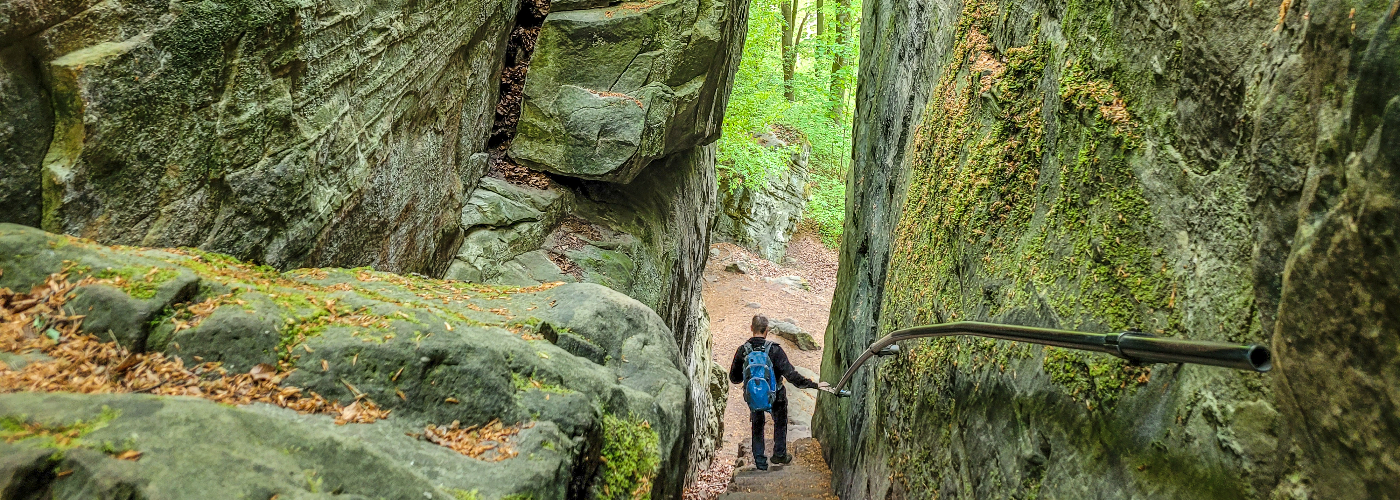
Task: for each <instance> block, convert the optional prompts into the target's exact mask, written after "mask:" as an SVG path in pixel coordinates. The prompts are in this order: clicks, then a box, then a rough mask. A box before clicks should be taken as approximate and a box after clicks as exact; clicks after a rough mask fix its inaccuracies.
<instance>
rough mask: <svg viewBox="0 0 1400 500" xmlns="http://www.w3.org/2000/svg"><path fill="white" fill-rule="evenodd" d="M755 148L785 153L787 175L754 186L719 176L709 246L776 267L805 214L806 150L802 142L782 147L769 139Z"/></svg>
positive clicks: (785, 143)
mask: <svg viewBox="0 0 1400 500" xmlns="http://www.w3.org/2000/svg"><path fill="white" fill-rule="evenodd" d="M758 139H759V144H760V145H762V146H764V147H768V148H775V149H780V150H788V151H790V152H791V158H790V160H789V162H788V169H787V170H784V171H782V172H780V173H778V174H777V175H776V176H772V177H769V178H767V179H762V180H758V181H757V182H753V181H749V182H745V179H744V178H742V177H739V176H737V175H732V174H730V175H721V176H720V179H719V192H720V201H719V208H718V210H716V211H715V227H714V240H715V241H728V242H731V243H734V244H736V245H739V246H742V247H744V248H748V249H750V250H753V251H755V252H758V254H759V255H762V256H763V258H765V259H768V260H771V261H773V262H782V260H783V257H784V256H785V255H787V246H788V242H789V241H791V240H792V234H793V233H794V232H796V231H797V225H798V224H800V223H801V222H802V213H803V212H804V211H805V210H806V209H807V181H808V180H809V175H808V172H807V163H808V161H809V160H810V158H811V155H812V150H811V147H810V146H808V145H807V143H806V142H805V141H802V140H794V141H791V142H789V141H785V140H783V139H781V138H779V137H777V136H775V135H774V134H762V135H760V136H759V138H758Z"/></svg>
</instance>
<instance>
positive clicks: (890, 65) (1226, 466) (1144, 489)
mask: <svg viewBox="0 0 1400 500" xmlns="http://www.w3.org/2000/svg"><path fill="white" fill-rule="evenodd" d="M865 9H866V10H865V13H864V18H863V24H862V26H863V30H862V31H863V33H865V34H866V36H867V38H865V39H864V40H863V41H862V67H861V84H860V89H859V93H858V98H857V103H858V109H857V117H856V132H855V152H854V157H855V167H854V168H855V170H854V172H853V173H852V176H851V178H852V179H853V180H852V185H851V186H850V188H849V192H850V196H851V199H850V200H849V201H848V206H849V207H850V209H849V210H850V211H849V212H848V214H849V217H848V221H847V226H846V228H845V233H844V234H845V237H844V239H843V246H842V254H841V265H842V267H841V272H840V273H841V274H840V277H839V280H838V285H837V293H836V300H835V303H834V304H833V310H832V321H831V326H830V327H829V329H828V331H827V341H826V343H825V345H826V346H827V349H826V351H825V359H824V362H823V372H824V373H827V374H828V376H834V374H839V373H841V371H842V370H844V368H845V367H846V366H847V365H848V364H849V363H850V362H851V361H852V359H853V358H854V356H855V355H858V354H859V352H860V351H861V350H863V348H864V347H865V346H866V345H868V343H869V342H870V341H872V340H874V339H875V338H876V337H878V336H880V335H882V334H883V333H885V332H887V331H889V330H892V329H895V328H899V327H904V326H912V325H917V324H927V323H938V322H945V321H956V320H984V321H996V322H1006V323H1015V324H1027V325H1043V326H1054V327H1064V328H1077V329H1083V330H1089V331H1101V332H1106V331H1114V330H1119V329H1123V328H1129V327H1141V328H1143V329H1144V330H1146V331H1149V332H1153V333H1158V334H1161V335H1168V336H1179V337H1186V338H1196V339H1212V340H1222V341H1232V342H1260V343H1266V344H1271V345H1272V346H1273V348H1274V353H1275V356H1276V359H1275V364H1274V367H1275V368H1274V370H1273V371H1272V372H1270V373H1267V374H1252V373H1242V372H1234V371H1228V370H1222V369H1217V368H1209V367H1201V366H1175V365H1151V366H1145V367H1139V366H1131V365H1126V364H1125V363H1123V362H1121V361H1119V360H1117V359H1115V358H1111V357H1106V356H1099V355H1093V354H1085V353H1077V352H1072V351H1066V350H1061V349H1054V348H1042V347H1039V346H1027V345H1017V344H1010V343H1002V342H996V341H989V340H976V339H962V340H939V341H928V342H917V343H913V344H911V345H908V346H906V349H905V352H904V354H901V355H900V356H897V357H895V358H893V359H890V360H886V361H880V362H877V363H876V364H875V366H873V367H871V368H867V369H866V370H865V371H863V372H862V373H860V374H859V375H858V376H857V377H856V379H855V384H854V386H853V388H852V389H853V390H854V391H855V394H856V396H855V397H853V398H851V399H846V400H838V399H833V398H829V397H827V396H823V397H822V399H821V401H820V402H819V404H818V406H819V408H818V413H817V415H816V426H817V431H818V434H819V436H822V437H823V443H824V445H825V446H826V447H827V448H826V452H827V454H828V459H829V461H830V462H831V463H832V464H833V472H834V473H835V475H836V478H835V484H836V485H837V486H838V492H839V493H841V494H842V495H843V497H845V498H904V497H913V498H933V497H937V498H952V497H968V498H986V497H1042V498H1082V497H1105V498H1122V497H1135V498H1182V497H1190V498H1263V497H1272V498H1347V497H1368V498H1387V497H1393V496H1396V495H1397V494H1400V491H1397V490H1396V486H1395V482H1394V481H1392V480H1391V478H1392V477H1394V475H1395V474H1396V473H1397V472H1400V471H1397V470H1396V468H1395V467H1396V466H1395V465H1394V464H1396V463H1398V462H1397V459H1396V457H1395V452H1394V450H1395V449H1396V444H1397V443H1400V438H1397V436H1400V418H1397V417H1396V414H1395V412H1394V411H1392V410H1393V408H1394V407H1395V405H1396V402H1397V401H1400V398H1397V393H1396V392H1395V389H1394V380H1392V378H1393V377H1392V376H1391V375H1390V374H1392V373H1394V372H1395V371H1396V369H1397V366H1400V358H1397V357H1396V356H1395V353H1396V352H1397V351H1396V349H1395V346H1396V343H1397V339H1400V335H1397V334H1398V333H1400V331H1398V330H1397V329H1396V326H1395V325H1396V322H1395V320H1394V312H1395V311H1396V310H1400V291H1397V290H1400V288H1397V286H1396V285H1397V283H1400V274H1397V272H1396V268H1395V264H1394V262H1395V261H1396V256H1397V255H1396V248H1397V247H1400V236H1397V234H1396V232H1395V229H1394V228H1396V227H1400V226H1397V216H1398V215H1400V212H1397V211H1396V208H1395V207H1396V205H1395V202H1394V200H1395V197H1396V195H1397V193H1400V185H1397V184H1396V183H1395V179H1396V175H1397V173H1400V160H1397V158H1396V157H1395V155H1394V154H1393V152H1394V151H1400V149H1397V148H1396V143H1395V142H1394V141H1395V140H1396V139H1395V137H1396V136H1395V134H1394V132H1395V129H1396V127H1395V125H1394V124H1395V123H1397V117H1400V114H1397V110H1400V67H1397V62H1396V61H1400V26H1397V25H1396V20H1395V17H1396V8H1395V3H1394V2H1379V1H1371V2H1364V1H1359V2H1284V3H1283V4H1282V5H1278V4H1259V3H1257V2H1253V3H1251V2H1196V3H1193V4H1187V3H1173V2H1138V3H1131V2H1130V3H1120V2H1097V1H1071V2H1065V3H1057V2H1039V1H1021V0H1017V1H1005V2H993V1H963V2H960V1H942V0H935V1H928V2H912V3H910V2H885V3H880V2H874V3H870V4H867V5H866V6H865Z"/></svg>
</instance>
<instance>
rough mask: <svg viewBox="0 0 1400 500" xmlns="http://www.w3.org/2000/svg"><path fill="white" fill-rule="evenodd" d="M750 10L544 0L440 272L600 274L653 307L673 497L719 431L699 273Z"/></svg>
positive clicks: (689, 3)
mask: <svg viewBox="0 0 1400 500" xmlns="http://www.w3.org/2000/svg"><path fill="white" fill-rule="evenodd" d="M747 19H748V2H746V1H743V0H723V1H718V0H717V1H698V0H671V1H657V2H640V3H622V4H618V5H597V4H596V3H593V2H566V3H556V4H553V5H551V7H550V14H549V15H548V16H547V17H546V18H545V19H544V21H543V24H542V26H541V27H540V31H539V35H538V39H537V41H536V42H535V45H534V48H533V50H534V51H533V53H532V54H531V56H530V67H529V72H528V73H527V75H526V77H525V82H524V86H523V93H522V96H521V98H522V99H523V102H522V104H521V114H520V118H519V124H518V125H517V128H516V133H515V135H514V136H512V137H511V138H510V139H509V142H508V144H506V145H505V150H504V151H503V152H502V153H503V156H500V157H499V160H498V161H499V162H501V163H497V164H496V165H497V166H496V167H494V170H493V171H492V172H491V173H490V174H489V175H488V177H487V178H486V179H484V180H483V181H482V182H481V184H480V185H479V186H478V187H477V189H476V190H474V191H472V192H471V193H470V194H469V197H468V202H467V204H466V208H465V209H464V210H463V215H462V224H463V226H464V227H466V237H465V242H464V244H463V245H462V246H461V247H460V249H459V250H458V252H457V255H456V257H455V258H454V259H453V262H452V264H451V265H450V267H449V268H448V271H447V277H448V278H454V279H469V280H480V281H484V282H488V283H502V284H515V285H528V284H533V283H542V282H550V281H566V282H574V281H581V282H590V283H598V284H603V285H606V286H608V287H610V288H613V289H615V290H618V291H621V292H623V293H626V294H627V295H628V296H631V297H633V298H635V299H637V300H639V301H641V302H642V303H643V304H646V305H647V306H649V307H651V308H653V309H654V310H656V311H657V313H658V314H660V315H661V317H662V318H664V319H665V321H666V325H667V326H668V327H669V328H670V329H671V331H672V332H673V334H674V338H675V342H676V344H677V345H678V346H679V347H680V361H681V363H682V365H683V367H684V371H685V372H686V374H687V375H688V376H689V377H690V380H691V386H690V394H689V401H688V405H687V410H686V412H687V418H688V421H689V422H690V424H689V425H690V427H689V428H690V429H693V433H692V434H691V436H690V437H689V439H688V440H686V441H685V443H684V445H683V446H682V447H681V448H676V449H674V450H672V451H673V454H672V455H670V456H669V457H668V459H667V462H666V465H665V466H664V467H663V475H662V477H659V478H658V481H657V488H656V489H655V490H653V494H654V495H656V496H657V497H660V498H672V497H676V496H679V495H680V490H681V487H682V486H683V485H684V483H685V482H686V481H687V480H688V479H693V478H694V477H695V474H696V473H697V472H698V471H699V470H703V467H704V466H705V465H706V464H708V461H709V458H710V456H711V455H712V453H713V450H714V445H715V444H716V443H717V442H718V439H719V434H718V433H719V419H720V413H721V411H717V409H722V408H723V403H722V401H716V398H715V393H714V391H712V390H711V389H710V386H711V385H713V383H714V382H716V379H715V374H714V371H713V370H712V369H711V364H712V363H711V362H710V352H709V344H710V342H709V339H710V334H709V328H708V322H707V321H705V320H704V307H703V306H702V304H701V303H700V283H701V281H700V274H701V272H702V271H703V270H704V267H705V260H706V259H707V258H708V255H709V254H708V245H709V241H710V238H711V236H710V234H711V224H712V215H713V214H714V212H715V207H716V203H717V201H716V185H715V184H716V180H715V168H714V163H715V158H714V154H715V150H714V148H715V146H714V141H715V140H717V139H718V134H719V129H720V127H719V126H720V122H721V121H722V119H723V111H724V107H725V104H726V103H727V101H728V97H729V88H730V85H731V83H732V81H733V77H734V72H735V71H737V69H738V58H739V54H740V52H741V51H742V44H743V40H744V38H743V35H744V33H745V31H746V29H747ZM506 169H509V170H510V172H506ZM542 172H547V173H548V174H547V175H546V174H543V173H542ZM494 177H499V178H501V179H515V182H502V181H500V180H499V179H496V178H494ZM681 464H689V467H688V468H687V467H686V466H682V465H681Z"/></svg>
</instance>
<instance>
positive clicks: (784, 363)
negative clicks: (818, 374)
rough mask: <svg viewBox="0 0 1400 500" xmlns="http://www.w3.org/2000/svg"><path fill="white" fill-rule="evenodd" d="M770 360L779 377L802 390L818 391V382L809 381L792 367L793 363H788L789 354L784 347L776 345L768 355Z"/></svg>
mask: <svg viewBox="0 0 1400 500" xmlns="http://www.w3.org/2000/svg"><path fill="white" fill-rule="evenodd" d="M768 358H769V359H771V360H773V371H775V372H778V375H781V376H782V377H783V378H785V379H787V380H788V382H792V385H795V386H797V387H800V388H802V389H816V388H817V387H818V386H817V383H816V382H813V381H811V380H808V379H807V377H803V376H802V374H801V373H797V369H796V368H793V367H792V362H791V361H788V357H787V352H784V351H783V346H780V345H778V344H776V343H774V344H773V348H772V349H771V350H770V351H769V353H768Z"/></svg>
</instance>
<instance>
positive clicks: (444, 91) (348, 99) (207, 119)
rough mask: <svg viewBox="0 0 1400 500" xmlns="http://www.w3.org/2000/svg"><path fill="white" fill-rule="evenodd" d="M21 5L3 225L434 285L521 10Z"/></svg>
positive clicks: (7, 44) (453, 240) (9, 39)
mask: <svg viewBox="0 0 1400 500" xmlns="http://www.w3.org/2000/svg"><path fill="white" fill-rule="evenodd" d="M20 5H21V4H14V5H12V6H11V7H12V9H10V10H11V11H10V12H8V16H9V17H8V19H10V20H11V21H12V22H7V23H5V25H4V27H3V28H0V46H3V50H0V52H3V54H4V55H3V57H0V58H3V60H4V61H5V63H4V64H3V67H4V68H6V69H5V70H4V71H3V72H0V78H3V82H4V83H3V84H0V87H3V88H5V89H7V90H14V92H15V93H14V94H10V93H9V92H6V93H5V94H6V95H7V98H6V99H5V100H4V101H3V103H0V106H4V107H5V110H6V111H7V112H6V113H5V114H4V118H3V121H4V127H3V129H4V130H7V132H6V133H7V134H10V137H11V139H12V140H14V141H15V142H14V144H16V145H15V146H8V147H7V149H6V153H5V155H4V156H3V157H0V161H3V162H4V163H3V167H0V172H4V173H5V182H4V183H0V189H3V192H0V203H4V204H5V205H4V210H0V212H4V213H5V214H6V215H5V219H6V220H8V221H12V222H20V223H24V224H28V225H33V226H38V225H42V226H43V227H44V228H46V229H48V230H50V231H54V232H62V233H68V234H74V235H82V236H85V237H90V238H94V239H97V240H100V241H103V242H108V243H121V244H132V245H158V246H176V245H184V246H198V247H201V248H207V249H211V250H217V251H221V252H226V253H230V254H234V255H237V256H239V257H243V258H252V259H256V260H258V261H259V262H263V263H267V264H269V265H273V266H277V267H280V268H290V267H294V266H300V265H321V264H338V265H350V266H354V265H373V266H376V267H378V268H380V269H388V270H394V271H404V272H407V271H415V272H420V273H425V274H437V273H441V271H442V268H443V267H444V266H445V265H446V263H447V260H448V259H450V257H451V255H452V254H453V251H454V250H455V249H456V247H457V246H458V244H459V243H460V238H461V230H460V228H459V226H458V224H457V217H458V214H459V210H460V207H461V203H462V201H463V197H462V193H463V182H462V180H461V179H467V182H468V183H471V182H474V180H475V178H476V177H479V176H480V172H472V171H469V170H472V169H473V168H479V167H472V165H474V164H473V163H470V162H466V161H464V160H465V159H466V158H468V157H469V156H470V155H471V154H472V153H473V152H476V151H481V150H483V149H484V146H485V140H486V134H487V133H488V132H489V128H490V126H491V123H492V121H493V120H494V113H493V111H494V108H495V99H496V92H495V86H496V80H497V78H498V77H497V75H498V74H499V71H500V67H501V57H502V53H503V49H504V43H505V37H506V35H507V33H508V32H509V30H510V26H511V24H512V20H513V19H514V18H515V12H516V9H517V4H516V3H515V2H513V1H492V0H485V1H481V2H393V1H390V2H360V3H349V4H331V3H325V2H321V3H317V2H311V3H295V2H282V1H275V2H242V1H235V2H225V3H218V4H212V3H200V2H174V3H158V2H157V3H151V2H147V3H141V2H137V3H130V4H128V3H121V4H118V3H111V2H106V3H99V2H59V3H45V4H43V5H42V6H39V7H37V8H30V7H21V6H20ZM8 96H16V98H13V99H12V98H9V97H8ZM45 103H47V104H48V105H47V106H45ZM10 111H13V112H10ZM7 142H8V141H7ZM478 163H479V162H478ZM40 184H42V189H35V188H36V187H38V186H39V185H40ZM410 186H411V188H409V187H410ZM40 191H42V197H41V196H40ZM38 207H42V212H41V213H40V212H36V210H38Z"/></svg>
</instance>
